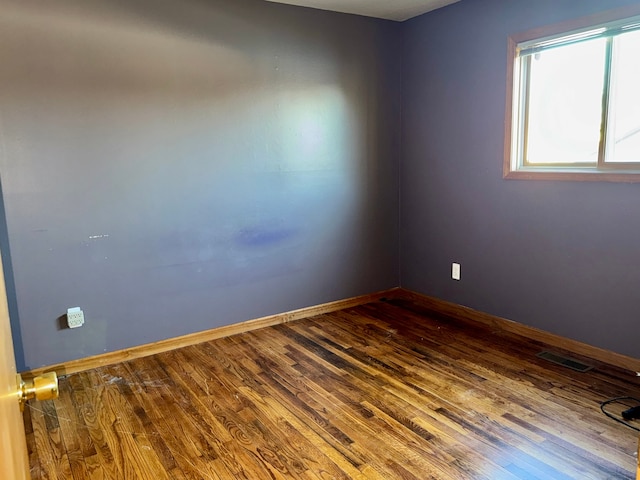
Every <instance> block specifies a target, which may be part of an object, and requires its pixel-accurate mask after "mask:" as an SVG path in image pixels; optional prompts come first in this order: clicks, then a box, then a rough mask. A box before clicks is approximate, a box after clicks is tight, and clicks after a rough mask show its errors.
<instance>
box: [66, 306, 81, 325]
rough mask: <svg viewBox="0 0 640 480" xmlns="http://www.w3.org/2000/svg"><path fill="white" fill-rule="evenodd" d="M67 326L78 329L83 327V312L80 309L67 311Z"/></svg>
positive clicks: (74, 308)
mask: <svg viewBox="0 0 640 480" xmlns="http://www.w3.org/2000/svg"><path fill="white" fill-rule="evenodd" d="M67 325H69V328H78V327H81V326H82V325H84V312H83V311H82V310H81V309H80V307H73V308H69V309H67Z"/></svg>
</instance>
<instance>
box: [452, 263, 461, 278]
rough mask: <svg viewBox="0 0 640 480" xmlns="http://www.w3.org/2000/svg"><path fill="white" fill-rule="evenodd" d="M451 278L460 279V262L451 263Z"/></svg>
mask: <svg viewBox="0 0 640 480" xmlns="http://www.w3.org/2000/svg"><path fill="white" fill-rule="evenodd" d="M451 278H453V279H454V280H460V264H459V263H452V264H451Z"/></svg>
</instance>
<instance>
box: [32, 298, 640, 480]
mask: <svg viewBox="0 0 640 480" xmlns="http://www.w3.org/2000/svg"><path fill="white" fill-rule="evenodd" d="M544 347H545V346H544V345H542V344H540V343H537V342H534V341H530V340H526V339H523V338H520V337H517V336H515V335H512V334H507V333H504V332H497V331H491V330H489V329H487V327H482V326H478V325H472V324H469V323H465V322H463V321H460V320H456V319H453V318H450V317H445V316H442V315H438V314H435V313H433V312H429V311H428V310H425V309H424V308H422V307H420V306H419V305H417V304H414V303H412V302H409V301H406V300H389V301H379V302H374V303H370V304H367V305H363V306H360V307H355V308H349V309H346V310H341V311H339V312H335V313H331V314H326V315H319V316H316V317H312V318H309V319H304V320H300V321H297V322H293V323H289V324H284V325H279V326H275V327H268V328H264V329H261V330H256V331H253V332H250V333H245V334H240V335H236V336H233V337H228V338H223V339H218V340H214V341H211V342H207V343H203V344H200V345H196V346H190V347H185V348H182V349H179V350H175V351H172V352H168V353H162V354H158V355H155V356H151V357H146V358H142V359H137V360H133V361H130V362H125V363H121V364H117V365H114V366H110V367H101V368H98V369H95V370H90V371H87V372H83V373H77V374H73V375H69V376H67V377H65V378H62V379H61V381H60V398H59V399H57V400H55V401H47V402H31V403H30V405H29V407H28V408H27V409H26V411H25V416H24V419H25V428H26V432H27V442H28V448H29V454H30V464H31V474H32V477H33V479H34V480H37V479H74V480H80V479H118V480H120V479H125V480H128V479H154V480H161V479H198V480H202V479H216V480H224V479H246V480H262V479H305V480H311V479H314V480H321V479H332V478H335V479H351V478H354V479H419V480H425V479H456V480H458V479H490V480H499V479H505V480H506V479H527V480H529V479H570V478H571V479H625V478H628V479H632V478H634V474H635V470H636V457H635V455H636V451H637V439H638V432H636V431H634V430H632V429H630V428H628V427H625V426H624V425H622V424H620V423H617V422H615V421H614V420H611V419H609V418H607V417H606V416H605V415H604V414H603V413H602V412H601V411H600V402H602V401H604V400H607V399H609V398H612V397H620V396H633V397H639V398H640V384H639V383H638V380H636V379H635V378H634V377H633V376H632V375H630V373H629V372H626V371H622V370H619V369H616V368H614V367H612V366H609V365H606V364H601V363H597V362H592V364H594V365H595V366H596V368H594V369H593V370H591V371H589V372H587V373H578V372H575V371H573V370H569V369H567V368H565V367H561V366H558V365H555V364H552V363H548V362H546V361H544V360H541V359H539V358H537V357H536V356H535V354H536V353H538V352H539V351H541V350H543V349H544ZM582 360H584V359H582ZM609 408H610V410H611V412H612V413H614V414H617V415H619V414H620V412H621V411H622V410H623V409H625V408H626V407H625V406H624V405H622V404H618V403H616V404H612V405H610V406H609ZM637 426H640V425H637Z"/></svg>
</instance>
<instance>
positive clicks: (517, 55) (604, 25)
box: [503, 5, 640, 182]
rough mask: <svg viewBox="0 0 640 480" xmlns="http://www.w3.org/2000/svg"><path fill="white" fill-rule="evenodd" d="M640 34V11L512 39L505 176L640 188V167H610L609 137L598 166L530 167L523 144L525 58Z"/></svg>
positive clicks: (603, 16)
mask: <svg viewBox="0 0 640 480" xmlns="http://www.w3.org/2000/svg"><path fill="white" fill-rule="evenodd" d="M629 28H633V29H640V5H633V6H630V7H625V8H621V9H617V10H612V11H608V12H603V13H600V14H596V15H592V16H589V17H584V18H580V19H577V20H572V21H568V22H563V23H560V24H555V25H551V26H547V27H542V28H537V29H533V30H529V31H527V32H523V33H519V34H516V35H512V36H510V37H509V43H508V53H507V55H508V56H507V59H508V63H507V101H506V113H505V144H504V166H503V176H504V178H506V179H521V180H575V181H612V182H640V162H638V163H616V164H614V163H606V164H605V163H604V148H605V142H606V132H604V131H603V132H601V135H600V137H601V138H600V153H599V155H598V157H599V158H598V163H597V165H595V166H585V165H559V166H554V165H544V166H542V165H524V162H523V156H524V155H523V148H524V146H523V143H524V139H525V136H526V132H525V128H524V123H525V118H524V115H525V112H524V110H525V109H524V104H526V100H527V97H526V86H527V85H526V81H525V79H523V78H522V77H523V75H522V73H521V72H522V71H523V68H521V67H522V63H523V62H524V60H522V59H523V58H525V57H524V56H521V55H523V53H524V54H526V53H530V52H535V51H538V50H543V49H548V48H554V47H556V46H560V45H568V44H571V43H575V42H576V41H580V40H583V39H585V38H598V37H608V38H611V37H612V35H615V34H616V33H622V32H623V31H628V30H629ZM611 44H612V42H611V40H609V41H608V46H607V58H606V60H605V61H606V62H607V65H606V68H605V69H606V71H607V75H606V77H605V86H604V96H605V98H603V125H605V124H606V117H607V112H606V108H607V106H608V95H609V74H610V60H611Z"/></svg>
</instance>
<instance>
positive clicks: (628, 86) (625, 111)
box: [606, 31, 640, 162]
mask: <svg viewBox="0 0 640 480" xmlns="http://www.w3.org/2000/svg"><path fill="white" fill-rule="evenodd" d="M610 92H611V93H610V99H609V122H608V126H607V127H608V136H607V156H606V161H607V162H640V31H634V32H629V33H625V34H622V35H620V36H618V37H616V38H615V39H614V45H613V61H612V65H611V86H610Z"/></svg>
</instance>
